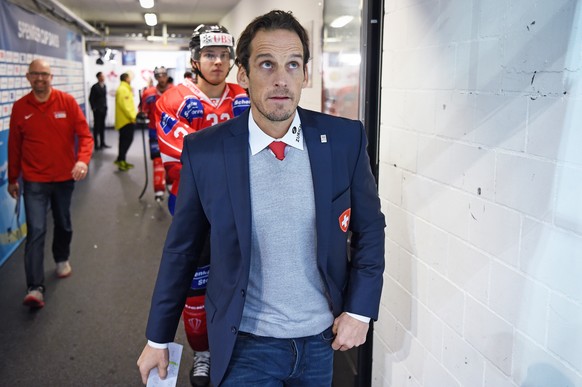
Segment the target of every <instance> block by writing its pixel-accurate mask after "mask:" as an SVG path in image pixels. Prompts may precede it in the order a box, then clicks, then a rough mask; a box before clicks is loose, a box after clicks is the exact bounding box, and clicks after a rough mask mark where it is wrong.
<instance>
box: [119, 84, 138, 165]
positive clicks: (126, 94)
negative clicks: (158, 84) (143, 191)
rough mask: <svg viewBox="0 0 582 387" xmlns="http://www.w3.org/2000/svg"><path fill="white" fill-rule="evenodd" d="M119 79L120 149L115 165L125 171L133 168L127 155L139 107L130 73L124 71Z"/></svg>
mask: <svg viewBox="0 0 582 387" xmlns="http://www.w3.org/2000/svg"><path fill="white" fill-rule="evenodd" d="M119 79H120V81H121V82H120V84H119V87H118V88H117V91H116V92H115V130H118V131H119V151H118V154H117V160H115V165H117V167H118V168H119V170H120V171H124V172H125V171H127V170H129V169H131V168H133V164H130V163H128V162H127V161H126V160H125V156H126V155H127V151H128V150H129V147H130V146H131V143H132V142H133V132H134V131H135V118H136V116H137V109H136V107H135V102H134V99H133V91H132V90H131V86H130V83H131V77H130V76H129V74H128V73H123V74H121V76H120V77H119Z"/></svg>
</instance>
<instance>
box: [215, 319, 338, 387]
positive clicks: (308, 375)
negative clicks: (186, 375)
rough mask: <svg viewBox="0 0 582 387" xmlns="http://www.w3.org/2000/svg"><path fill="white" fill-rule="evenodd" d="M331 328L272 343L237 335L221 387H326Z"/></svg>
mask: <svg viewBox="0 0 582 387" xmlns="http://www.w3.org/2000/svg"><path fill="white" fill-rule="evenodd" d="M332 341H333V334H332V332H331V327H330V328H328V329H326V330H325V331H323V332H322V333H320V334H317V335H314V336H307V337H300V338H296V339H274V338H270V337H261V336H255V335H252V334H250V333H244V332H239V334H238V336H237V340H236V343H235V346H234V350H233V353H232V357H231V359H230V363H229V365H228V369H227V370H226V375H225V377H224V380H223V383H222V384H221V387H222V386H225V387H228V386H243V387H244V386H249V387H251V386H252V387H255V386H261V387H274V386H310V387H329V386H331V381H332V376H333V349H332V348H331V342H332Z"/></svg>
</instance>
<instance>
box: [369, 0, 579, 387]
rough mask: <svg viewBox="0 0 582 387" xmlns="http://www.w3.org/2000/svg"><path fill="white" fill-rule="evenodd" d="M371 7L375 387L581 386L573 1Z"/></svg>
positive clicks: (406, 2) (448, 1)
mask: <svg viewBox="0 0 582 387" xmlns="http://www.w3.org/2000/svg"><path fill="white" fill-rule="evenodd" d="M384 9H385V20H384V52H383V74H382V101H383V102H382V106H381V132H380V171H379V174H380V181H379V192H380V196H381V200H382V206H383V210H384V212H385V214H386V216H387V222H388V229H387V249H386V254H387V256H386V262H387V268H386V272H385V274H384V277H385V287H384V293H383V299H382V305H381V312H380V319H379V321H378V323H376V325H375V333H374V363H373V385H374V386H394V387H402V386H407V387H408V386H410V387H427V386H435V387H447V386H454V387H518V386H519V387H522V386H528V387H554V386H555V387H574V386H576V387H582V349H581V348H582V89H581V88H582V29H581V28H580V25H579V24H580V21H581V20H582V2H580V1H576V0H552V1H546V0H474V1H465V0H385V1H384Z"/></svg>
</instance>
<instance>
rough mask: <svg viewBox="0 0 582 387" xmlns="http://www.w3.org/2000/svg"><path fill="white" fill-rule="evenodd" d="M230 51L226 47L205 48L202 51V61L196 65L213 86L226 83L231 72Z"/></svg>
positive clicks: (196, 62)
mask: <svg viewBox="0 0 582 387" xmlns="http://www.w3.org/2000/svg"><path fill="white" fill-rule="evenodd" d="M230 59H231V58H230V51H229V49H228V48H225V47H204V48H203V49H202V50H201V51H200V60H199V61H195V62H194V64H195V65H197V66H198V69H199V70H200V72H201V73H202V75H203V76H204V78H206V80H207V81H208V82H210V83H212V84H219V83H222V82H224V81H225V79H226V76H227V75H228V71H229V70H230Z"/></svg>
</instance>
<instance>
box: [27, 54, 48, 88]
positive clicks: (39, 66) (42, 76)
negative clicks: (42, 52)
mask: <svg viewBox="0 0 582 387" xmlns="http://www.w3.org/2000/svg"><path fill="white" fill-rule="evenodd" d="M26 79H28V82H30V86H31V87H32V90H33V91H34V92H35V93H38V94H43V93H46V92H48V91H49V90H50V88H51V84H52V80H53V75H52V74H51V68H50V66H49V65H48V64H47V63H46V62H43V61H34V62H32V63H31V64H30V66H29V68H28V73H27V74H26Z"/></svg>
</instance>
